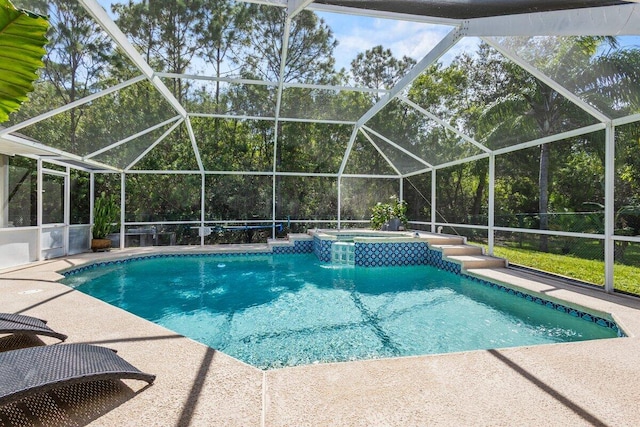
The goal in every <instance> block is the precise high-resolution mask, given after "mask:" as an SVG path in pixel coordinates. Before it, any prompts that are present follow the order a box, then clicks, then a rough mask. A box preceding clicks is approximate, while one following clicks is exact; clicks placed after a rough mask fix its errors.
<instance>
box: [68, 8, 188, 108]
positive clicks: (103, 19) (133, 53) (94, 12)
mask: <svg viewBox="0 0 640 427" xmlns="http://www.w3.org/2000/svg"><path fill="white" fill-rule="evenodd" d="M78 2H79V3H80V4H81V5H82V6H83V7H84V8H85V9H86V10H87V12H88V13H89V14H90V15H91V16H92V17H93V19H95V20H96V22H97V23H98V24H99V25H100V26H101V27H102V29H103V30H104V31H105V32H106V33H107V34H109V36H110V37H111V39H112V40H113V41H114V42H115V43H116V44H117V45H118V46H119V47H120V49H122V50H123V52H124V53H125V54H126V55H127V57H128V58H129V59H130V60H131V61H132V62H133V64H134V65H135V66H136V67H138V69H139V70H140V71H142V73H143V74H144V75H145V76H146V77H147V78H148V79H149V81H150V82H151V84H152V85H153V86H154V87H155V88H156V89H157V90H158V92H160V94H161V95H162V96H163V97H164V98H165V99H166V100H167V102H169V104H171V106H172V107H173V108H174V109H175V110H176V111H177V112H178V114H180V115H181V116H182V117H183V118H186V117H187V111H186V110H185V109H184V107H183V106H182V104H180V102H179V101H178V100H177V99H176V97H175V96H173V93H171V91H170V90H169V88H167V86H165V84H164V83H163V82H162V80H160V78H159V77H158V76H156V75H155V74H154V71H153V69H152V68H151V66H150V65H149V64H147V62H146V61H145V60H144V58H143V57H142V55H140V53H139V52H138V51H137V50H136V48H135V47H133V45H132V44H131V42H129V40H128V39H127V36H125V34H124V33H123V32H122V30H120V28H119V27H118V26H117V25H116V24H115V22H113V20H112V19H111V18H110V17H109V15H107V12H105V10H104V9H103V8H102V6H100V5H99V4H98V2H97V1H96V0H78Z"/></svg>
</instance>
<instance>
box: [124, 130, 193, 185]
mask: <svg viewBox="0 0 640 427" xmlns="http://www.w3.org/2000/svg"><path fill="white" fill-rule="evenodd" d="M183 122H184V119H183V118H180V119H178V121H177V122H175V123H174V124H173V125H172V126H171V127H170V128H169V129H167V130H166V131H165V132H164V133H163V134H162V135H160V137H159V138H158V139H156V140H155V141H154V142H153V143H152V144H151V145H149V146H148V147H147V148H146V149H145V150H144V151H143V152H142V153H140V155H139V156H138V157H136V158H135V159H134V160H133V161H132V162H131V163H129V164H128V165H127V166H126V167H125V168H124V171H125V172H129V170H130V169H131V168H132V167H134V166H135V165H136V164H137V163H138V162H139V161H140V160H142V159H143V158H144V156H146V155H147V154H149V152H150V151H151V150H153V149H154V148H155V147H156V146H157V145H158V144H160V143H161V142H162V141H163V140H164V139H165V138H166V137H167V136H169V134H171V132H173V131H174V130H175V129H176V128H177V127H178V126H180V125H181V124H182V123H183Z"/></svg>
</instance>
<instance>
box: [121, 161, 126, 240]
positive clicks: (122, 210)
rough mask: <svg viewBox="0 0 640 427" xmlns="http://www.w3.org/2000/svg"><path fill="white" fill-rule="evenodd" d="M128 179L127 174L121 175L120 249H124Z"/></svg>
mask: <svg viewBox="0 0 640 427" xmlns="http://www.w3.org/2000/svg"><path fill="white" fill-rule="evenodd" d="M125 186H126V178H125V173H124V172H121V173H120V249H124V243H125V242H124V239H125V238H126V237H125V232H126V230H125V226H124V210H125V202H124V198H125V194H126V188H125Z"/></svg>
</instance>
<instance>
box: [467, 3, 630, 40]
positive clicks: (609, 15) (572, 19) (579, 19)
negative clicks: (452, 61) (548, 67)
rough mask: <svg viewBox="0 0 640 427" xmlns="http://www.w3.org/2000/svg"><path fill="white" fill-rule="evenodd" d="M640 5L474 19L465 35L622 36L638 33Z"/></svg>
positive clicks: (470, 21)
mask: <svg viewBox="0 0 640 427" xmlns="http://www.w3.org/2000/svg"><path fill="white" fill-rule="evenodd" d="M638 22H640V5H639V4H625V5H618V6H603V7H589V8H583V9H570V10H558V11H550V12H538V13H526V14H520V15H509V16H495V17H488V18H475V19H470V20H469V21H468V27H469V30H468V33H467V34H468V35H469V36H474V37H486V36H621V35H638Z"/></svg>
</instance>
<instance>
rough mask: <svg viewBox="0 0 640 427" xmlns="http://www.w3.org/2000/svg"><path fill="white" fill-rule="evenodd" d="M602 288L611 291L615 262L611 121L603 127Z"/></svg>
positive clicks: (613, 138)
mask: <svg viewBox="0 0 640 427" xmlns="http://www.w3.org/2000/svg"><path fill="white" fill-rule="evenodd" d="M604 159H605V160H604V290H605V291H606V292H609V293H612V292H613V291H614V286H613V285H614V283H613V278H614V275H613V265H614V262H615V251H614V249H615V241H614V240H613V235H614V234H615V226H616V225H615V197H614V190H615V186H614V183H615V176H616V170H615V166H616V165H615V127H614V126H613V124H612V123H611V122H609V123H607V127H606V129H605V155H604Z"/></svg>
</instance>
